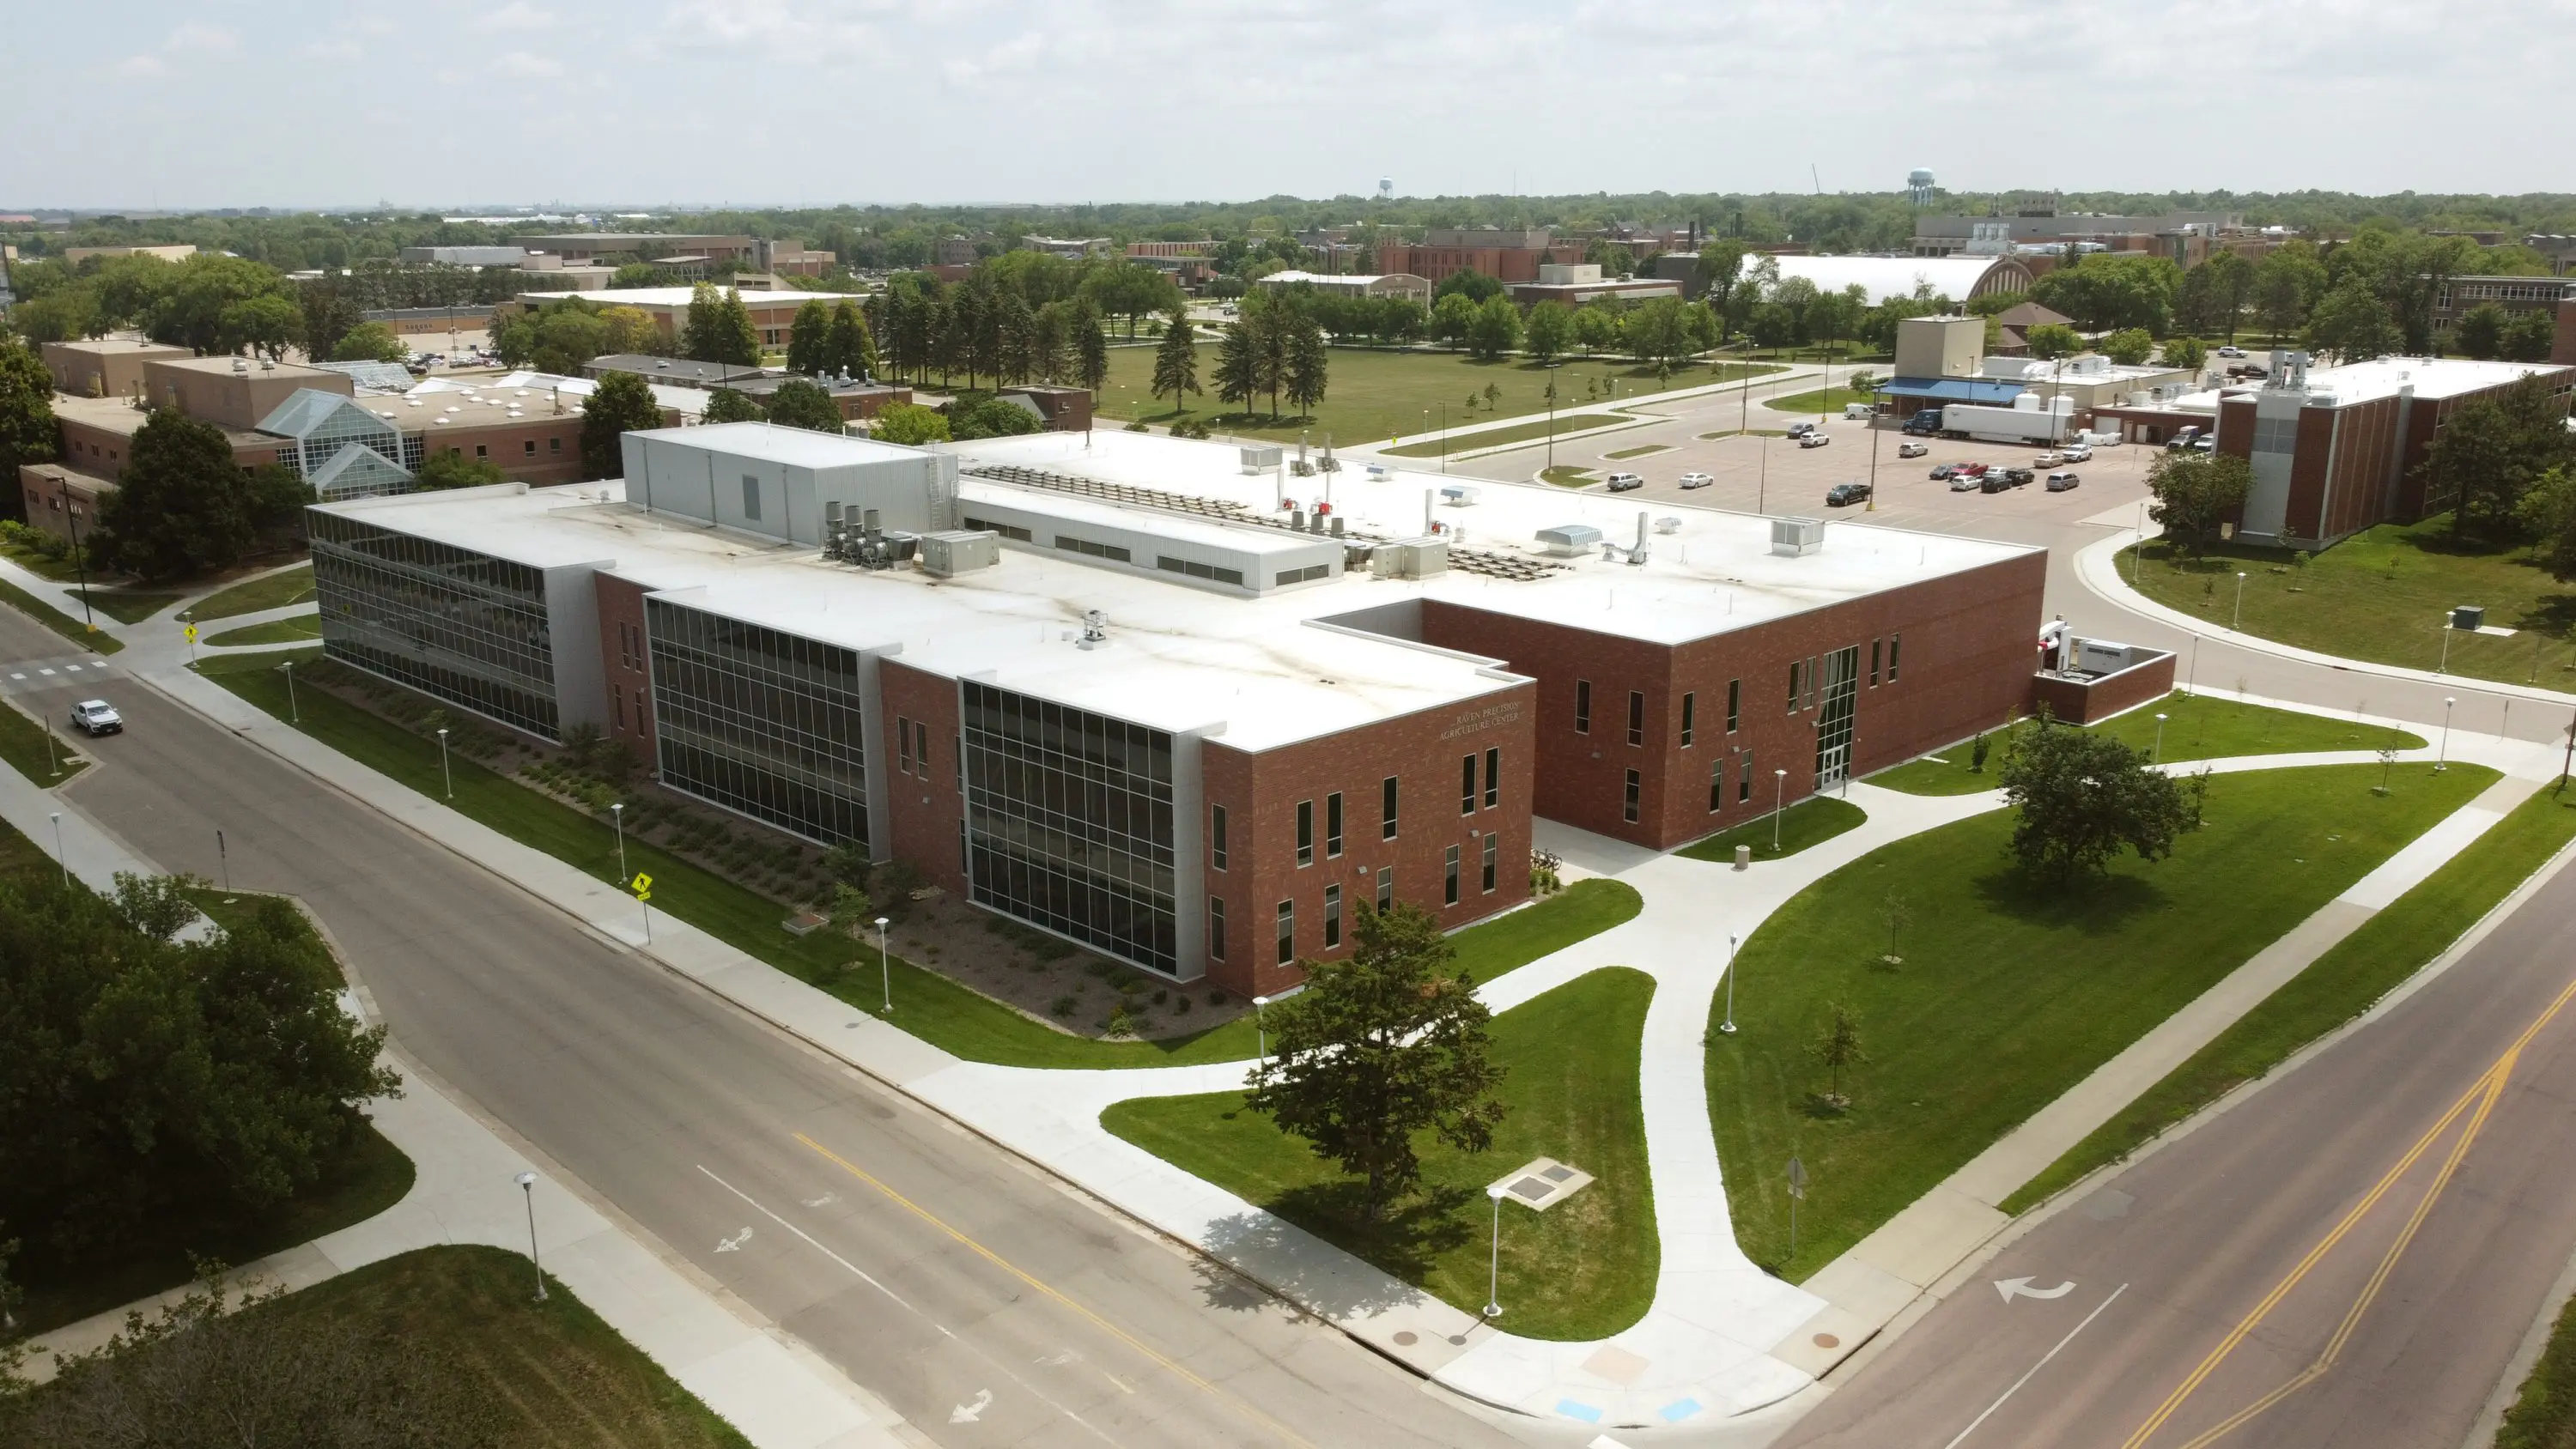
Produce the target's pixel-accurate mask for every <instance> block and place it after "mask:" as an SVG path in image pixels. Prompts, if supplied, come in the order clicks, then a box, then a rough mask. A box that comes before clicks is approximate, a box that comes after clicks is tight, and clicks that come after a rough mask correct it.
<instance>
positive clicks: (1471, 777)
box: [1458, 755, 1476, 815]
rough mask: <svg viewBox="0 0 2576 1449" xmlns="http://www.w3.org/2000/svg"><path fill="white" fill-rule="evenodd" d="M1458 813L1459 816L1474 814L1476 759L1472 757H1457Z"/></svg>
mask: <svg viewBox="0 0 2576 1449" xmlns="http://www.w3.org/2000/svg"><path fill="white" fill-rule="evenodd" d="M1458 813H1459V814H1461V815H1473V814H1475V813H1476V757H1475V756H1474V755H1461V756H1459V757H1458Z"/></svg>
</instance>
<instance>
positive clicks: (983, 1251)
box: [796, 1132, 1315, 1449]
mask: <svg viewBox="0 0 2576 1449" xmlns="http://www.w3.org/2000/svg"><path fill="white" fill-rule="evenodd" d="M796 1140H797V1141H798V1142H801V1143H803V1144H805V1146H807V1147H809V1148H811V1149H813V1151H814V1152H815V1153H816V1154H818V1155H819V1156H821V1157H822V1158H823V1160H825V1161H826V1162H829V1163H831V1164H832V1165H833V1166H835V1167H838V1168H839V1169H841V1170H842V1171H843V1172H846V1173H848V1174H849V1175H850V1176H852V1177H855V1178H857V1179H858V1180H859V1181H861V1182H864V1183H866V1184H867V1185H868V1186H870V1187H872V1188H875V1189H876V1190H877V1191H878V1192H880V1193H882V1194H884V1195H885V1198H886V1200H887V1201H889V1202H892V1203H893V1204H895V1205H896V1206H897V1207H900V1208H902V1209H903V1210H904V1211H906V1212H908V1213H911V1214H912V1215H913V1216H914V1217H917V1218H919V1219H921V1220H922V1221H923V1222H925V1223H928V1224H929V1225H930V1226H932V1227H934V1228H937V1229H938V1230H939V1231H941V1232H943V1233H945V1234H947V1235H948V1236H949V1237H950V1238H951V1239H954V1240H955V1241H956V1242H957V1243H959V1244H961V1245H962V1246H964V1247H966V1248H967V1249H969V1250H970V1251H972V1252H973V1253H974V1254H975V1255H976V1256H977V1257H980V1258H982V1259H983V1260H984V1261H986V1262H988V1263H990V1264H992V1265H993V1266H994V1267H996V1268H999V1269H1001V1270H1002V1271H1003V1272H1005V1273H1008V1274H1010V1275H1011V1276H1012V1277H1014V1278H1017V1279H1019V1280H1020V1281H1021V1282H1023V1283H1025V1284H1027V1285H1028V1286H1029V1287H1030V1288H1032V1289H1035V1290H1036V1291H1037V1292H1039V1293H1041V1294H1044V1295H1045V1296H1046V1297H1048V1298H1049V1299H1052V1300H1054V1301H1055V1302H1057V1303H1060V1304H1062V1305H1064V1306H1065V1307H1066V1308H1068V1309H1071V1310H1072V1311H1073V1312H1075V1313H1077V1314H1080V1315H1081V1316H1082V1317H1084V1318H1086V1319H1088V1320H1090V1321H1091V1322H1092V1323H1093V1324H1094V1325H1096V1326H1097V1327H1098V1328H1099V1329H1100V1330H1101V1331H1102V1332H1104V1333H1107V1334H1108V1335H1109V1336H1110V1337H1112V1338H1115V1339H1117V1340H1118V1341H1119V1342H1121V1343H1123V1344H1125V1345H1127V1346H1128V1347H1129V1348H1132V1349H1134V1350H1136V1351H1137V1352H1138V1353H1140V1354H1143V1355H1144V1356H1145V1357H1147V1358H1149V1359H1151V1360H1153V1361H1154V1362H1155V1363H1156V1364H1158V1365H1160V1366H1161V1367H1162V1368H1164V1369H1165V1370H1166V1371H1168V1372H1170V1373H1171V1374H1172V1375H1173V1376H1174V1377H1176V1378H1179V1379H1181V1380H1183V1381H1184V1382H1186V1383H1188V1384H1190V1385H1191V1386H1192V1387H1195V1388H1197V1389H1198V1390H1200V1391H1201V1392H1203V1393H1205V1394H1207V1395H1208V1396H1209V1397H1211V1398H1213V1399H1215V1400H1216V1401H1217V1402H1219V1403H1221V1404H1224V1405H1225V1406H1226V1407H1227V1408H1229V1409H1232V1410H1233V1411H1234V1412H1235V1413H1237V1414H1239V1415H1241V1416H1243V1417H1244V1418H1246V1419H1249V1420H1251V1421H1252V1422H1253V1423H1255V1424H1257V1425H1259V1426H1261V1427H1262V1428H1264V1429H1267V1430H1269V1431H1270V1432H1271V1433H1273V1434H1276V1435H1278V1436H1279V1437H1280V1438H1282V1439H1284V1440H1286V1441H1287V1442H1289V1443H1291V1444H1295V1445H1298V1446H1300V1449H1315V1446H1314V1445H1312V1444H1310V1443H1308V1442H1307V1441H1306V1440H1305V1439H1304V1438H1303V1437H1302V1436H1300V1435H1299V1434H1298V1433H1297V1432H1296V1431H1295V1430H1293V1429H1291V1428H1289V1427H1288V1426H1287V1425H1285V1424H1282V1423H1280V1422H1279V1421H1278V1420H1276V1419H1273V1418H1271V1417H1270V1416H1269V1415H1268V1414H1265V1413H1263V1412H1261V1411H1260V1410H1259V1409H1256V1408H1254V1407H1253V1406H1252V1405H1250V1404H1248V1403H1245V1402H1244V1401H1243V1400H1242V1399H1240V1398H1237V1397H1236V1396H1235V1395H1233V1394H1230V1393H1228V1392H1226V1391H1225V1390H1224V1389H1221V1388H1219V1387H1217V1386H1216V1385H1215V1384H1213V1383H1210V1382H1209V1381H1208V1380H1206V1379H1204V1378H1201V1377H1200V1376H1199V1375H1197V1374H1195V1373H1193V1372H1191V1371H1190V1370H1189V1369H1188V1368H1186V1367H1184V1366H1183V1365H1181V1364H1180V1363H1179V1362H1178V1361H1176V1360H1174V1359H1173V1358H1172V1357H1171V1356H1170V1355H1168V1354H1165V1353H1163V1352H1162V1351H1161V1350H1159V1349H1156V1348H1154V1347H1153V1346H1152V1345H1150V1344H1147V1343H1144V1342H1142V1341H1141V1340H1139V1339H1138V1338H1137V1337H1136V1336H1135V1335H1134V1334H1131V1333H1129V1332H1128V1331H1127V1330H1125V1329H1123V1328H1120V1327H1119V1326H1118V1325H1117V1324H1114V1323H1112V1322H1110V1321H1109V1320H1108V1319H1106V1318H1103V1317H1101V1316H1100V1315H1099V1314H1097V1313H1094V1312H1093V1311H1092V1310H1091V1309H1089V1308H1087V1307H1085V1306H1084V1305H1082V1304H1081V1303H1079V1302H1076V1301H1075V1300H1074V1299H1072V1298H1069V1297H1067V1296H1065V1295H1064V1294H1063V1293H1061V1292H1059V1291H1057V1290H1056V1289H1055V1288H1054V1287H1053V1286H1051V1285H1049V1284H1047V1283H1046V1282H1044V1281H1042V1280H1040V1279H1039V1278H1037V1277H1035V1276H1034V1275H1032V1274H1030V1273H1029V1272H1028V1271H1027V1270H1025V1269H1023V1268H1021V1267H1020V1266H1019V1265H1018V1264H1016V1263H1013V1262H1012V1261H1011V1260H1009V1259H1008V1258H1005V1257H1003V1256H1002V1255H1001V1254H999V1253H996V1252H994V1251H993V1250H992V1249H990V1248H988V1247H985V1246H984V1245H983V1244H982V1243H979V1242H977V1241H975V1240H974V1239H973V1238H970V1237H968V1236H966V1234H964V1233H962V1232H959V1231H958V1230H957V1229H956V1228H953V1227H951V1226H949V1224H948V1223H947V1221H946V1220H945V1219H943V1218H941V1217H940V1216H939V1215H938V1214H936V1213H934V1212H932V1211H930V1210H929V1209H928V1208H925V1207H923V1206H922V1205H921V1204H919V1203H917V1202H914V1201H913V1200H912V1199H910V1198H908V1197H905V1196H904V1195H903V1194H902V1193H899V1192H897V1191H895V1190H894V1189H893V1188H892V1187H889V1186H887V1185H886V1184H885V1183H884V1182H882V1181H879V1180H878V1179H877V1178H876V1177H875V1176H874V1175H872V1174H871V1173H869V1172H868V1171H867V1169H865V1168H863V1167H860V1166H859V1165H858V1164H856V1163H854V1162H852V1161H850V1160H849V1159H848V1158H845V1157H843V1156H841V1155H840V1154H839V1153H837V1152H834V1151H833V1150H832V1149H830V1148H828V1147H826V1146H824V1145H823V1144H822V1143H820V1142H817V1141H815V1140H814V1139H813V1138H811V1137H808V1136H806V1135H805V1134H804V1133H802V1132H799V1133H797V1134H796ZM1111 1381H1112V1382H1113V1383H1114V1382H1116V1380H1114V1379H1113V1380H1111ZM1119 1387H1121V1388H1126V1385H1124V1384H1120V1385H1119ZM1128 1392H1130V1393H1133V1392H1135V1391H1134V1390H1132V1389H1129V1390H1128Z"/></svg>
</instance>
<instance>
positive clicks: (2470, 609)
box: [2451, 604, 2487, 634]
mask: <svg viewBox="0 0 2576 1449" xmlns="http://www.w3.org/2000/svg"><path fill="white" fill-rule="evenodd" d="M2486 626H2487V610H2486V606H2485V605H2484V604H2462V605H2460V606H2459V607H2458V608H2456V609H2453V610H2452V611H2451V627H2452V628H2454V629H2466V630H2468V631H2469V632H2470V633H2472V634H2474V633H2476V632H2477V631H2478V630H2480V629H2483V628H2485V627H2486Z"/></svg>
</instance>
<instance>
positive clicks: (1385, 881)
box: [1377, 865, 1395, 911]
mask: <svg viewBox="0 0 2576 1449" xmlns="http://www.w3.org/2000/svg"><path fill="white" fill-rule="evenodd" d="M1394 904H1395V867H1394V866H1391V865H1381V866H1379V867H1378V868H1377V908H1378V909H1379V910H1381V911H1383V910H1386V909H1388V908H1389V907H1391V906H1393V905H1394Z"/></svg>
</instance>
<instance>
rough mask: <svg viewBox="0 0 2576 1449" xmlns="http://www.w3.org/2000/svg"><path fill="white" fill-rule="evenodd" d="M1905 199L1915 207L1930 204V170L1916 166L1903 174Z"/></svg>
mask: <svg viewBox="0 0 2576 1449" xmlns="http://www.w3.org/2000/svg"><path fill="white" fill-rule="evenodd" d="M1905 197H1906V199H1907V200H1908V201H1911V202H1913V203H1914V204H1915V205H1916V206H1930V205H1931V204H1932V168H1931V167H1929V166H1917V167H1915V168H1914V169H1913V170H1911V171H1908V172H1906V173H1905Z"/></svg>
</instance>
